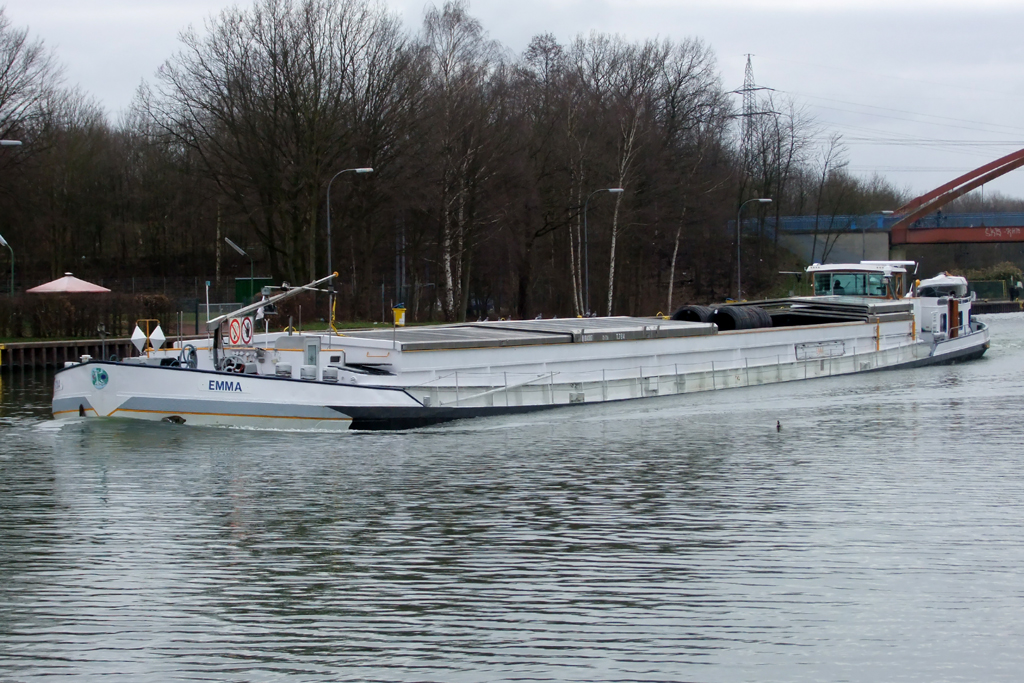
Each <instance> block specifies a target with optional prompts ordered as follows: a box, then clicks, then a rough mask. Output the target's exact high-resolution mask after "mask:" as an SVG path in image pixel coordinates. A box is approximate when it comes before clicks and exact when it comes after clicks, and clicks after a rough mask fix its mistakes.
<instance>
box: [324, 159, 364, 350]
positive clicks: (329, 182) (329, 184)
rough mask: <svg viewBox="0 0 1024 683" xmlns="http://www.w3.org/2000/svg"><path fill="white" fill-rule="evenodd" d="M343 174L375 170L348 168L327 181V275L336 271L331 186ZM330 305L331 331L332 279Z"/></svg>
mask: <svg viewBox="0 0 1024 683" xmlns="http://www.w3.org/2000/svg"><path fill="white" fill-rule="evenodd" d="M342 173H373V169H372V168H369V167H365V168H346V169H342V170H340V171H338V172H337V173H335V174H334V175H333V176H331V179H330V180H328V181H327V274H328V275H332V274H333V273H334V270H333V269H332V268H331V184H332V183H333V182H334V179H335V178H337V177H338V176H340V175H341V174H342ZM328 292H329V294H328V296H327V299H328V305H329V306H330V308H331V329H332V330H333V329H334V279H333V278H332V279H331V284H330V285H329V287H328Z"/></svg>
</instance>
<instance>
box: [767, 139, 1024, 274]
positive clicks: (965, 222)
mask: <svg viewBox="0 0 1024 683" xmlns="http://www.w3.org/2000/svg"><path fill="white" fill-rule="evenodd" d="M1021 166H1024V149H1022V150H1018V151H1016V152H1014V153H1012V154H1008V155H1006V156H1004V157H1001V158H999V159H996V160H995V161H992V162H990V163H987V164H985V165H984V166H980V167H979V168H976V169H974V170H973V171H971V172H969V173H965V174H964V175H962V176H960V177H958V178H955V179H954V180H951V181H950V182H948V183H946V184H944V185H942V186H940V187H937V188H935V189H934V190H932V191H930V192H927V193H925V194H923V195H921V196H920V197H915V198H914V199H912V200H911V201H909V202H907V203H906V204H905V205H903V206H901V207H899V208H897V209H894V210H893V211H885V212H881V211H880V212H877V213H875V214H871V215H867V216H831V215H826V216H788V217H785V218H782V219H781V220H780V222H779V225H778V226H776V225H774V224H773V223H769V224H768V225H766V226H765V227H766V228H767V229H768V231H769V233H771V234H774V231H775V229H776V228H778V231H779V237H780V240H781V241H782V242H783V243H785V244H786V246H787V247H788V248H790V249H791V250H793V251H795V252H796V253H798V254H800V255H801V256H802V257H804V258H805V259H807V260H809V261H815V260H826V259H827V260H830V261H833V262H836V261H846V260H853V259H855V258H856V257H857V256H858V254H857V252H858V251H859V252H860V254H859V256H860V257H861V258H871V259H884V258H908V257H910V258H913V259H914V260H919V261H920V260H922V258H924V260H926V261H934V262H935V263H933V264H931V265H934V266H936V267H938V268H942V269H949V268H953V267H962V266H966V265H968V264H966V263H964V261H965V260H966V259H965V257H966V256H967V255H969V252H970V251H971V245H976V248H974V249H973V251H974V252H976V253H975V254H974V255H973V256H974V259H973V260H976V261H977V260H982V261H992V260H993V259H995V260H996V261H998V260H1003V261H1006V260H1009V261H1015V262H1017V263H1018V265H1024V249H1021V248H1019V247H1012V246H1011V245H1012V244H1013V243H1019V242H1024V213H952V214H945V213H943V211H942V208H943V207H944V206H946V205H947V204H949V203H950V202H952V201H953V200H955V199H957V198H958V197H961V196H963V195H964V194H966V193H967V192H970V191H971V190H973V189H976V188H978V187H980V186H981V185H983V184H984V183H986V182H988V181H990V180H993V179H995V178H998V177H999V176H1001V175H1003V174H1005V173H1009V172H1010V171H1013V170H1015V169H1017V168H1020V167H1021ZM941 245H953V246H954V247H955V249H954V251H955V252H956V253H954V251H951V250H950V249H948V248H947V249H946V250H943V249H941ZM983 245H984V246H983ZM999 245H1004V246H1002V247H1000V246H999ZM819 247H820V250H819ZM908 248H909V249H910V251H911V252H913V253H911V254H908ZM812 252H813V253H812ZM989 265H990V264H989Z"/></svg>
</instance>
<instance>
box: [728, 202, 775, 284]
mask: <svg viewBox="0 0 1024 683" xmlns="http://www.w3.org/2000/svg"><path fill="white" fill-rule="evenodd" d="M751 202H758V203H760V204H771V203H772V200H771V199H768V198H767V197H754V198H753V199H748V200H747V201H745V202H743V203H742V204H740V208H739V209H737V210H736V301H742V300H743V266H742V262H741V261H740V216H741V215H742V213H743V207H744V206H746V205H747V204H750V203H751Z"/></svg>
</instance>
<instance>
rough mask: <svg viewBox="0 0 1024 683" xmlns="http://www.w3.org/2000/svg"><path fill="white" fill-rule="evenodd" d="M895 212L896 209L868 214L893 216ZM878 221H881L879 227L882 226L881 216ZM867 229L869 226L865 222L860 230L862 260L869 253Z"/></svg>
mask: <svg viewBox="0 0 1024 683" xmlns="http://www.w3.org/2000/svg"><path fill="white" fill-rule="evenodd" d="M894 213H896V212H895V211H872V212H871V213H869V214H868V215H869V216H891V215H893V214H894ZM878 222H879V226H878V227H882V226H881V222H882V219H881V218H880V219H879V221H878ZM867 229H868V226H867V223H865V224H864V227H863V228H861V231H860V260H861V261H863V260H864V257H865V254H866V253H867V244H866V242H867V238H866V237H865V233H866V232H867Z"/></svg>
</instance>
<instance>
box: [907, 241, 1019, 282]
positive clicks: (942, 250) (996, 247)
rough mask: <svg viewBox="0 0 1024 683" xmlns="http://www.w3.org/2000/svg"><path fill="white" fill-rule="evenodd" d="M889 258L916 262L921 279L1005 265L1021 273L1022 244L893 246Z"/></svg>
mask: <svg viewBox="0 0 1024 683" xmlns="http://www.w3.org/2000/svg"><path fill="white" fill-rule="evenodd" d="M890 258H893V259H910V260H912V261H917V262H918V263H919V264H920V266H919V267H918V271H917V272H918V275H922V276H923V277H931V276H933V275H935V274H936V273H939V272H942V271H944V270H969V269H972V268H988V267H990V266H994V265H996V264H997V263H1003V262H1004V261H1009V262H1010V263H1013V264H1015V265H1016V266H1017V267H1018V268H1021V269H1024V243H1021V242H1004V243H1001V244H994V243H964V244H904V245H900V246H894V247H893V249H892V252H891V253H890Z"/></svg>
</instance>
